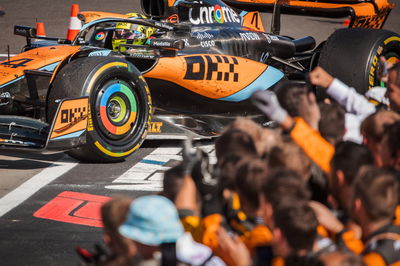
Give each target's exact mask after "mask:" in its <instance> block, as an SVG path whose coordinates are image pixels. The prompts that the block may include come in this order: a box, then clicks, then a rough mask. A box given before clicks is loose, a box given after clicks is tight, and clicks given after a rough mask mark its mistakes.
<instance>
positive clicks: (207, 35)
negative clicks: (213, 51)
mask: <svg viewBox="0 0 400 266" xmlns="http://www.w3.org/2000/svg"><path fill="white" fill-rule="evenodd" d="M192 37H194V38H196V39H198V40H206V39H214V37H215V36H214V34H212V33H209V32H195V33H192Z"/></svg>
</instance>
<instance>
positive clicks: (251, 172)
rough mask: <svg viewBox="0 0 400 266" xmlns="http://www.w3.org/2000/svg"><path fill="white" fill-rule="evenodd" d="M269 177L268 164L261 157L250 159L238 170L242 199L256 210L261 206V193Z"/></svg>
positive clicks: (238, 187)
mask: <svg viewBox="0 0 400 266" xmlns="http://www.w3.org/2000/svg"><path fill="white" fill-rule="evenodd" d="M267 177H268V169H267V164H266V163H265V162H264V161H263V160H261V159H255V160H248V161H247V162H245V163H243V164H242V165H241V166H240V167H239V168H238V170H237V173H236V179H235V180H236V189H237V191H238V192H239V196H240V199H241V200H244V201H246V203H247V204H248V205H249V206H251V208H252V209H254V210H257V209H258V208H259V206H260V202H259V195H260V193H261V191H262V185H263V184H264V183H265V182H266V179H267Z"/></svg>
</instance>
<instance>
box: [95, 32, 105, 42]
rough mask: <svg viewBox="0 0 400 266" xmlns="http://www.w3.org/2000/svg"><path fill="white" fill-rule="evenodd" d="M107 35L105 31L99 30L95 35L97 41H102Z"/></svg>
mask: <svg viewBox="0 0 400 266" xmlns="http://www.w3.org/2000/svg"><path fill="white" fill-rule="evenodd" d="M105 36H106V35H105V34H104V32H99V33H97V34H96V36H95V37H94V38H95V39H96V41H101V40H103V39H104V37H105Z"/></svg>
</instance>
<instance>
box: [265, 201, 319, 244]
mask: <svg viewBox="0 0 400 266" xmlns="http://www.w3.org/2000/svg"><path fill="white" fill-rule="evenodd" d="M273 216H274V222H275V226H276V227H277V228H279V229H280V230H281V232H282V234H283V236H284V237H285V239H286V241H287V243H288V244H289V246H290V248H291V249H292V250H294V251H295V252H296V251H298V250H308V251H312V248H313V245H314V241H315V239H316V237H317V226H318V220H317V217H316V215H315V213H314V210H313V209H312V208H311V207H310V206H308V204H307V202H306V201H300V202H292V203H291V204H281V205H279V206H278V207H277V208H275V209H274V214H273Z"/></svg>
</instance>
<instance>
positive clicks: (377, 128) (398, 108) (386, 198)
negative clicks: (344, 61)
mask: <svg viewBox="0 0 400 266" xmlns="http://www.w3.org/2000/svg"><path fill="white" fill-rule="evenodd" d="M382 79H383V80H384V81H385V82H386V84H387V91H386V94H385V95H384V96H385V97H375V100H377V101H378V102H380V104H379V105H376V104H372V103H371V102H370V101H368V99H367V97H365V96H364V95H360V94H358V93H357V92H356V91H355V89H353V88H350V87H348V86H346V85H345V84H343V83H342V82H340V80H338V79H336V78H333V77H331V76H330V75H329V74H328V73H327V72H325V71H324V70H323V69H322V68H320V67H317V68H316V69H315V70H314V71H313V72H311V73H310V81H311V83H312V84H314V85H316V86H317V88H318V91H317V94H319V95H328V96H329V97H326V99H325V100H324V101H321V102H319V103H317V101H316V96H315V94H314V93H313V92H312V91H310V90H309V89H308V88H307V87H306V86H301V85H294V84H289V83H288V84H286V85H285V86H281V87H280V88H279V89H277V90H276V94H275V93H274V92H267V91H259V92H256V93H255V94H253V96H252V100H253V103H254V105H255V106H256V107H257V108H258V109H259V110H260V111H261V112H262V113H263V114H264V115H266V116H268V117H269V118H270V119H271V120H273V121H276V127H275V128H273V127H270V128H262V127H261V126H260V125H258V124H256V123H254V122H253V121H252V120H250V119H247V118H239V119H237V120H236V121H235V122H233V123H232V124H231V125H229V126H228V128H226V130H225V132H224V133H223V134H222V135H221V136H220V137H219V138H218V139H217V140H216V143H215V151H216V157H217V163H216V164H215V166H214V165H212V164H211V163H210V162H209V158H208V155H207V154H206V153H205V152H203V151H201V150H194V151H193V149H190V148H186V149H184V153H183V161H182V162H181V163H180V164H179V165H176V166H175V167H173V168H171V169H170V170H168V171H166V172H165V177H164V181H163V184H164V191H163V192H162V193H161V195H149V196H143V197H139V198H137V199H134V200H133V201H132V199H130V198H117V199H114V200H112V201H110V202H108V203H106V204H105V205H104V206H103V207H102V216H103V222H104V228H105V242H106V243H107V244H108V246H109V250H110V254H109V255H107V256H105V257H104V258H103V259H101V260H97V263H98V264H101V265H160V264H161V265H224V264H227V265H287V266H288V265H310V266H312V265H343V266H344V265H374V266H380V265H400V227H399V226H400V207H398V206H399V203H400V200H399V199H400V193H399V188H400V186H399V181H400V176H399V173H400V63H397V64H395V65H394V66H392V67H391V68H390V69H389V72H388V76H384V77H382ZM377 90H379V89H377ZM380 96H383V94H381V95H380ZM88 261H89V260H88Z"/></svg>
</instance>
